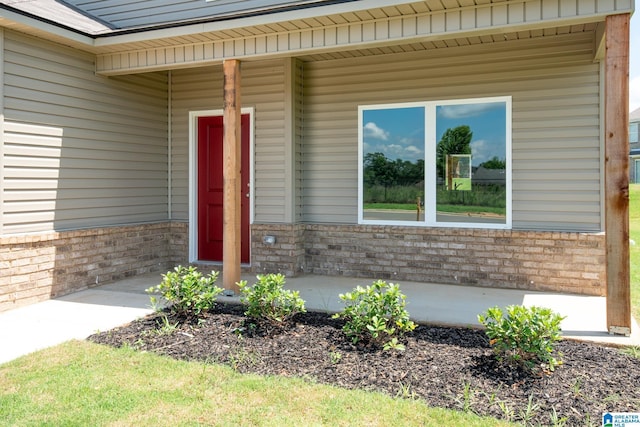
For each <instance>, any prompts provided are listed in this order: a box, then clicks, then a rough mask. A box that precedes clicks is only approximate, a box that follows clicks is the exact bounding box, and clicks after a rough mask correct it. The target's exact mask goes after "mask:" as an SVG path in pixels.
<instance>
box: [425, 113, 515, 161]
mask: <svg viewBox="0 0 640 427" xmlns="http://www.w3.org/2000/svg"><path fill="white" fill-rule="evenodd" d="M506 108H507V107H506V105H505V103H504V102H493V103H480V104H459V105H440V106H438V107H436V115H437V116H436V117H437V120H436V143H437V142H440V139H441V138H442V134H444V133H445V131H446V130H447V129H449V128H455V127H457V126H461V125H467V126H469V127H470V128H471V132H473V138H472V139H471V154H472V163H473V165H474V166H478V165H479V164H480V163H482V162H485V161H487V160H490V159H491V158H493V157H494V156H497V157H498V158H499V159H500V160H504V159H505V157H506V154H505V153H506V135H505V131H506V130H505V126H506Z"/></svg>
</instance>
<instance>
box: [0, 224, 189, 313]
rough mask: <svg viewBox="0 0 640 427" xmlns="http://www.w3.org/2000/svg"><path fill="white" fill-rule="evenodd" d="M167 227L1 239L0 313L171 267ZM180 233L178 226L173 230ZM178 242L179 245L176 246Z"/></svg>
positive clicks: (171, 239)
mask: <svg viewBox="0 0 640 427" xmlns="http://www.w3.org/2000/svg"><path fill="white" fill-rule="evenodd" d="M174 227H176V225H174V224H170V223H157V224H143V225H134V226H122V227H105V228H95V229H86V230H75V231H62V232H50V233H43V234H38V235H23V236H11V237H2V238H0V271H2V275H1V276H0V311H4V310H8V309H10V308H15V307H18V306H22V305H27V304H31V303H34V302H38V301H43V300H47V299H49V298H52V297H55V296H60V295H65V294H68V293H70V292H74V291H77V290H81V289H85V288H88V287H91V286H96V285H98V284H103V283H108V282H112V281H114V280H119V279H122V278H125V277H130V276H135V275H139V274H144V273H148V272H153V271H166V270H168V269H169V268H170V267H172V265H173V262H174V258H175V256H172V255H171V249H172V248H171V247H170V245H169V242H174V243H172V245H174V246H175V249H178V248H179V247H180V244H179V240H177V239H174V235H175V234H178V235H179V234H181V233H179V232H178V233H172V230H173V229H174ZM178 230H179V226H178ZM176 242H178V243H176Z"/></svg>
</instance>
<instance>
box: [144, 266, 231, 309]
mask: <svg viewBox="0 0 640 427" xmlns="http://www.w3.org/2000/svg"><path fill="white" fill-rule="evenodd" d="M218 274H219V273H218V272H217V271H214V272H212V273H209V274H208V275H207V276H204V275H203V274H202V273H200V272H199V271H197V269H196V268H195V267H193V266H190V267H183V266H181V265H180V266H177V267H175V268H174V269H173V271H169V272H167V273H166V274H163V275H162V282H161V283H160V284H159V285H156V286H152V287H151V288H149V289H147V293H154V294H160V295H161V296H162V298H164V299H165V300H166V301H167V303H168V304H169V310H170V311H171V312H172V313H174V314H176V315H179V316H187V317H188V316H199V315H200V314H201V313H202V312H203V311H207V310H210V309H212V308H213V307H214V305H215V303H216V299H217V297H218V295H219V294H220V293H221V292H222V291H223V289H222V288H220V287H218V286H216V285H215V282H216V280H218ZM151 303H152V304H154V305H156V304H157V303H158V300H157V298H156V297H155V296H151Z"/></svg>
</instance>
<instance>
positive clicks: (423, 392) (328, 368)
mask: <svg viewBox="0 0 640 427" xmlns="http://www.w3.org/2000/svg"><path fill="white" fill-rule="evenodd" d="M243 311H244V309H243V308H242V306H240V305H236V304H218V306H217V307H216V309H215V310H214V311H213V312H211V313H207V314H206V315H205V316H204V318H203V319H201V320H200V321H199V322H197V321H184V320H180V319H175V318H172V317H171V316H168V317H167V322H165V321H164V320H163V316H164V315H165V314H164V313H159V314H154V315H150V316H148V317H146V318H144V319H140V320H138V321H135V322H133V323H131V324H129V325H126V326H124V327H120V328H117V329H113V330H111V331H106V332H103V333H100V334H96V335H92V336H91V337H89V340H90V341H93V342H96V343H101V344H106V345H110V346H113V347H121V346H123V345H128V346H131V347H134V348H137V349H139V350H145V351H152V352H155V353H159V354H163V355H166V356H169V357H172V358H176V359H181V360H197V361H202V362H211V363H224V364H227V365H230V366H231V367H233V368H234V369H235V370H237V371H239V372H243V373H248V372H252V373H257V374H270V375H285V376H297V377H303V378H310V379H313V380H314V381H318V382H321V383H327V384H333V385H336V386H340V387H345V388H350V389H353V388H360V389H364V390H378V391H382V392H385V393H387V394H389V395H391V396H397V397H402V398H411V399H422V400H423V401H424V402H426V403H427V404H428V405H430V406H438V407H443V408H451V409H457V410H466V411H472V412H475V413H477V414H482V415H491V416H494V417H497V418H501V419H510V420H512V421H516V420H519V421H524V420H526V421H528V423H531V424H533V425H539V424H542V425H553V420H554V418H553V417H554V415H553V414H554V411H555V414H556V416H557V418H556V419H557V420H561V419H565V420H566V425H570V426H572V425H580V426H585V425H601V419H602V413H603V412H637V411H640V359H636V358H633V357H630V356H627V355H624V354H622V353H621V352H620V350H619V349H615V348H609V347H603V346H600V345H595V344H589V343H583V342H574V341H561V342H560V343H559V344H558V346H557V349H558V351H559V352H561V353H562V354H563V360H564V364H563V365H561V366H560V367H559V368H557V369H556V371H555V372H554V373H553V374H551V375H548V376H542V377H535V378H533V377H531V376H529V375H527V374H525V373H523V372H520V371H519V370H515V369H510V368H505V367H503V366H501V365H499V364H498V363H497V362H496V361H495V359H494V357H493V353H492V350H491V349H490V347H489V343H488V339H487V338H486V336H485V334H484V332H482V331H480V330H476V329H469V328H455V327H439V326H430V325H419V326H418V328H417V329H416V330H415V331H414V332H412V333H410V334H408V335H406V336H405V338H404V340H403V342H404V343H405V345H406V350H405V351H402V352H399V351H382V350H378V349H374V348H367V347H362V346H355V345H353V344H352V343H351V342H350V340H349V339H348V338H346V337H345V335H344V334H343V332H342V330H341V328H342V325H343V322H342V321H340V320H334V319H331V318H330V316H329V315H328V314H326V313H313V312H310V313H304V314H299V315H297V316H296V317H295V319H294V322H292V324H291V325H290V327H289V328H288V329H286V330H283V331H266V330H264V329H262V328H260V327H257V328H255V327H253V326H252V325H251V324H250V323H249V322H248V321H247V319H246V317H245V316H244V315H243ZM167 323H168V324H169V325H174V324H176V323H177V324H178V326H177V327H175V328H171V327H166V326H165V327H164V328H163V325H166V324H167ZM558 425H561V424H558Z"/></svg>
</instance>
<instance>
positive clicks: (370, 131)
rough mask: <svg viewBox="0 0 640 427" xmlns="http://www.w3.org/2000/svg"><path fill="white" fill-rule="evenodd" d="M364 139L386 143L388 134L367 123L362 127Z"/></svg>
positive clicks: (371, 123)
mask: <svg viewBox="0 0 640 427" xmlns="http://www.w3.org/2000/svg"><path fill="white" fill-rule="evenodd" d="M364 137H365V138H374V139H381V140H383V141H386V140H387V139H389V132H387V131H385V130H384V129H381V128H379V127H378V125H376V124H375V123H373V122H369V123H367V124H365V125H364Z"/></svg>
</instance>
